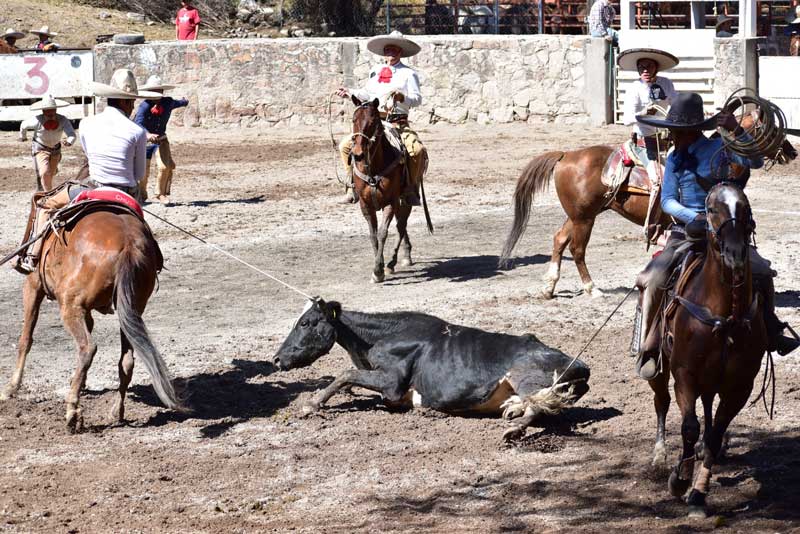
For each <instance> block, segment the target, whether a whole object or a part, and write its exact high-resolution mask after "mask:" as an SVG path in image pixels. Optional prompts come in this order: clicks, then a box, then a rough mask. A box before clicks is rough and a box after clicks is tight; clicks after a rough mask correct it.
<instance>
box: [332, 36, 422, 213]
mask: <svg viewBox="0 0 800 534" xmlns="http://www.w3.org/2000/svg"><path fill="white" fill-rule="evenodd" d="M367 49H368V50H369V51H370V52H372V53H373V54H377V55H379V56H383V57H384V62H383V63H381V64H378V65H376V66H374V67H373V68H372V69H371V70H370V72H369V79H367V82H366V83H365V84H364V86H363V88H361V89H358V88H355V89H348V88H346V87H340V88H339V90H338V91H337V92H336V94H337V95H339V96H341V97H342V98H349V97H351V96H355V97H356V98H358V99H359V100H361V101H362V102H366V101H369V100H372V99H375V98H377V99H378V100H379V102H380V104H379V109H380V111H381V116H382V117H385V120H387V121H388V122H390V123H391V124H392V125H393V126H394V127H395V128H397V130H398V131H399V132H400V137H401V139H402V140H403V145H404V146H405V147H406V150H407V151H408V155H409V158H408V159H409V161H408V178H409V182H410V183H408V184H406V191H405V199H406V201H407V202H408V203H409V204H410V205H412V206H419V195H418V193H417V190H418V188H419V182H420V180H421V178H422V175H423V174H424V172H425V167H426V166H427V161H428V153H427V150H426V149H425V147H424V146H423V145H422V141H420V139H419V136H418V135H417V133H416V132H414V131H413V130H412V129H411V128H410V126H409V124H408V112H409V109H410V108H413V107H416V106H419V105H420V104H421V103H422V93H421V92H420V88H419V77H418V76H417V73H416V71H414V69H412V68H411V67H409V66H408V65H405V64H404V63H403V62H402V61H401V58H404V57H411V56H414V55H416V54H418V53H419V51H420V47H419V45H418V44H417V43H415V42H413V41H411V40H410V39H407V38H406V37H404V36H403V34H402V33H400V32H398V31H394V32H392V33H390V34H389V35H378V36H376V37H373V38H372V39H370V40H369V41H368V42H367ZM352 146H353V136H352V135H348V136H347V137H345V138H344V139H343V140H342V142H341V143H339V151H340V152H341V155H342V161H343V162H344V165H345V168H346V169H347V171H348V175H349V176H351V177H352V167H351V165H350V150H351V148H352ZM355 201H356V200H355V196H354V195H350V194H349V193H348V194H347V195H346V196H345V198H344V199H343V200H342V202H343V203H345V202H355Z"/></svg>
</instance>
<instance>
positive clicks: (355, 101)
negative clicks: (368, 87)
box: [350, 95, 361, 107]
mask: <svg viewBox="0 0 800 534" xmlns="http://www.w3.org/2000/svg"><path fill="white" fill-rule="evenodd" d="M350 100H352V101H353V104H355V106H356V107H359V106H360V105H361V100H359V99H358V97H357V96H356V95H350Z"/></svg>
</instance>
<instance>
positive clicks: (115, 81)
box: [92, 69, 161, 100]
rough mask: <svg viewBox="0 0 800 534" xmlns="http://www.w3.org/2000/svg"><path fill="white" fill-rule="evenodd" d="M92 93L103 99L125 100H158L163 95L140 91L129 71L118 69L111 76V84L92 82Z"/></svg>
mask: <svg viewBox="0 0 800 534" xmlns="http://www.w3.org/2000/svg"><path fill="white" fill-rule="evenodd" d="M92 93H93V94H94V96H100V97H103V98H120V99H123V100H134V99H136V98H147V99H158V98H161V93H156V92H154V91H140V90H139V88H138V86H137V85H136V78H135V77H134V75H133V72H131V71H130V70H128V69H117V70H115V71H114V74H113V75H112V76H111V83H110V84H108V85H106V84H104V83H98V82H92Z"/></svg>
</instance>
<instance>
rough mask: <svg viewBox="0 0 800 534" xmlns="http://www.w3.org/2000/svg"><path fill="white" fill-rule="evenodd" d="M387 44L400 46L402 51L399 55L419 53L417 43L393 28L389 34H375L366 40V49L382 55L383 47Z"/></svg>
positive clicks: (407, 55) (408, 55)
mask: <svg viewBox="0 0 800 534" xmlns="http://www.w3.org/2000/svg"><path fill="white" fill-rule="evenodd" d="M389 45H394V46H396V47H398V48H400V49H401V50H402V51H403V52H402V53H401V54H400V57H410V56H414V55H416V54H418V53H419V50H420V48H419V45H418V44H417V43H415V42H414V41H412V40H410V39H406V38H405V37H404V36H403V34H402V33H400V32H399V31H397V30H395V31H393V32H392V33H390V34H389V35H377V36H375V37H373V38H372V39H370V40H369V41H367V50H369V51H370V52H372V53H373V54H378V55H379V56H382V55H383V49H384V48H386V47H387V46H389Z"/></svg>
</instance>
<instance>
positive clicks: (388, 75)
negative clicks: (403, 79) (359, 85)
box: [378, 67, 392, 83]
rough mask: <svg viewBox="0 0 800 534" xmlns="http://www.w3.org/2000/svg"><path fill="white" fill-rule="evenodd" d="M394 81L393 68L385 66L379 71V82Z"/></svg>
mask: <svg viewBox="0 0 800 534" xmlns="http://www.w3.org/2000/svg"><path fill="white" fill-rule="evenodd" d="M391 81H392V69H390V68H389V67H383V68H382V69H381V72H380V73H378V83H389V82H391Z"/></svg>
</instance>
